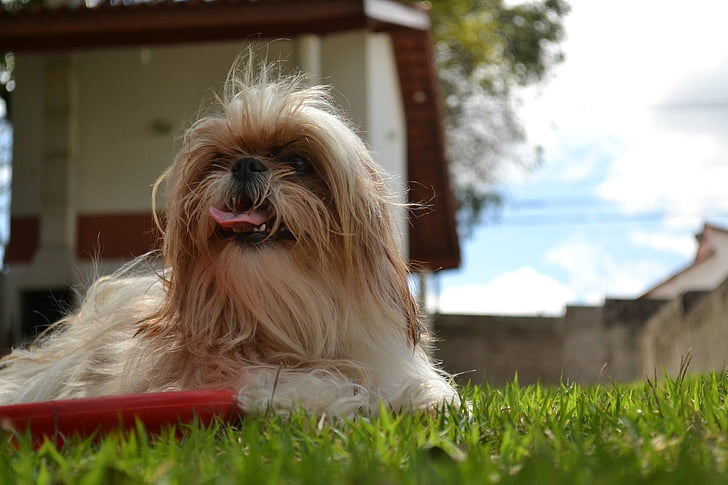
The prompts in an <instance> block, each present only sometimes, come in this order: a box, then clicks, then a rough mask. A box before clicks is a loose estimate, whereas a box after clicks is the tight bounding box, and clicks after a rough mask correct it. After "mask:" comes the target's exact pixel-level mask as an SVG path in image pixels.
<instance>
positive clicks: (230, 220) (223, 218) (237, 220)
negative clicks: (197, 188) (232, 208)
mask: <svg viewBox="0 0 728 485" xmlns="http://www.w3.org/2000/svg"><path fill="white" fill-rule="evenodd" d="M210 215H211V216H212V218H213V219H215V222H217V223H218V224H220V225H221V226H222V227H236V226H240V225H242V224H250V225H251V226H254V227H258V226H260V225H261V224H263V223H264V222H265V221H266V220H267V219H266V217H265V214H263V213H262V212H258V211H252V212H246V213H242V214H233V213H232V212H225V211H221V210H220V209H218V208H216V207H210Z"/></svg>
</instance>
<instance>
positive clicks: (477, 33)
mask: <svg viewBox="0 0 728 485" xmlns="http://www.w3.org/2000/svg"><path fill="white" fill-rule="evenodd" d="M428 4H429V7H430V9H431V15H432V22H433V31H434V36H435V53H436V60H437V63H438V68H439V76H440V84H441V90H442V94H443V98H444V106H445V114H446V130H447V133H448V157H449V159H450V167H451V173H452V175H453V181H454V185H455V191H456V198H457V201H458V219H459V223H460V229H461V231H462V232H464V233H465V234H468V233H469V232H470V231H471V230H472V229H473V228H474V226H475V225H477V224H478V223H480V222H482V221H483V218H484V216H485V215H487V213H488V212H489V210H490V209H493V208H496V207H498V206H499V205H500V204H501V200H502V197H501V195H500V194H499V193H498V192H496V191H494V190H493V189H492V188H491V187H492V185H493V183H494V182H497V181H498V176H499V172H500V171H502V169H503V168H504V167H505V166H506V165H509V164H517V165H520V166H522V167H526V168H529V167H533V166H535V165H536V164H537V163H538V162H539V161H540V149H538V148H537V149H536V150H535V153H534V154H533V155H532V156H530V157H524V156H523V155H522V154H521V155H519V154H518V153H517V152H518V150H517V149H518V148H519V147H522V145H523V142H524V140H525V135H524V131H523V127H522V124H521V121H520V120H519V118H518V109H517V103H518V101H519V96H518V89H517V88H520V87H524V86H528V85H531V84H534V83H538V82H541V81H542V80H543V79H544V78H545V77H546V76H547V75H548V73H549V72H550V71H551V69H552V68H553V67H554V66H556V65H557V64H559V63H560V62H561V61H562V60H563V57H564V56H563V53H562V51H561V50H560V42H561V40H562V39H563V36H564V28H563V24H562V22H563V18H564V17H565V16H566V14H567V13H568V12H569V6H568V5H567V4H566V2H565V1H564V0H538V1H533V2H530V3H523V4H518V5H510V4H506V3H505V2H504V1H503V0H431V2H428Z"/></svg>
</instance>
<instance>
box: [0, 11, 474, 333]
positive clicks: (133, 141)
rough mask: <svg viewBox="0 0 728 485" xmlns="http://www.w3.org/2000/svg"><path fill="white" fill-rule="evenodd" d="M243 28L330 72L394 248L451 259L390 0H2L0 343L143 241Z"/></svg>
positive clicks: (426, 97) (425, 88)
mask: <svg viewBox="0 0 728 485" xmlns="http://www.w3.org/2000/svg"><path fill="white" fill-rule="evenodd" d="M251 39H255V40H258V41H259V42H258V44H259V45H258V47H257V48H256V49H257V50H256V52H258V53H260V55H261V56H265V57H267V58H268V59H269V60H274V61H275V60H282V61H283V63H284V64H283V65H284V66H285V69H288V70H291V71H296V70H301V71H303V72H305V73H307V74H308V75H309V77H310V79H311V80H312V81H313V82H322V83H325V84H331V85H332V86H333V92H334V94H335V97H336V99H337V101H338V102H339V104H340V105H341V107H342V109H343V110H344V112H345V113H347V114H348V116H350V117H351V119H352V120H353V122H354V123H355V124H356V126H357V127H358V128H359V129H360V132H361V133H362V135H363V136H364V137H365V139H366V141H367V142H368V143H369V145H370V146H371V148H372V150H373V152H374V154H375V158H376V159H377V160H378V161H379V162H380V164H381V165H382V166H383V168H384V169H385V170H386V171H387V172H388V173H389V174H390V175H391V176H392V181H391V184H392V188H393V189H394V191H395V193H397V194H398V196H399V197H400V200H401V201H402V202H406V201H410V202H421V201H428V204H429V205H430V206H431V208H430V210H428V211H423V213H421V214H419V216H418V217H416V218H413V219H412V220H411V221H410V220H409V214H408V213H407V211H406V210H404V209H402V211H401V213H400V215H399V219H398V220H399V226H400V228H401V230H402V231H401V232H402V234H403V251H406V252H407V253H408V254H409V257H410V260H411V261H412V262H413V263H416V266H417V267H418V268H421V269H423V270H436V269H443V268H453V267H456V266H457V265H458V264H459V258H460V255H459V244H458V239H457V233H456V227H455V215H454V210H455V209H454V204H453V196H452V192H451V188H450V182H449V176H448V171H447V164H446V160H445V156H444V135H443V127H442V114H441V109H440V105H439V103H440V99H439V94H438V90H437V78H436V73H435V69H434V61H433V58H432V45H431V43H432V41H431V36H430V21H429V16H428V14H427V13H426V12H425V11H423V10H419V9H416V8H411V7H406V6H404V5H402V4H399V3H396V2H393V1H388V0H316V1H312V2H300V1H296V0H281V1H275V2H256V1H252V0H233V1H226V2H222V1H212V2H192V1H190V2H177V1H172V0H170V1H161V2H154V3H135V4H131V3H130V4H119V3H116V2H112V3H106V2H101V3H97V4H95V5H94V6H76V7H69V6H67V5H61V6H50V5H48V4H46V5H45V6H43V7H41V8H34V9H28V10H16V11H12V12H11V11H2V10H0V52H2V51H7V50H12V51H14V52H15V54H16V70H15V75H16V81H17V87H16V90H15V92H14V93H13V100H12V101H13V102H12V111H11V116H12V123H13V126H14V149H13V180H12V204H11V228H10V241H9V244H8V246H7V248H6V251H5V268H6V272H5V274H4V276H3V278H2V285H1V290H2V310H1V312H0V329H2V332H0V337H1V340H2V344H3V345H5V346H7V345H9V344H13V343H16V342H18V341H19V340H21V339H23V338H26V337H27V336H29V335H31V336H32V335H33V334H34V333H35V332H36V331H37V327H38V326H39V325H42V324H45V323H47V322H48V321H49V320H53V319H55V318H56V317H58V315H59V314H60V311H59V308H58V306H59V303H60V304H61V305H72V304H73V302H74V299H75V294H74V292H73V291H72V289H73V288H76V289H83V288H84V286H85V285H86V284H87V283H88V282H89V280H90V279H91V278H92V277H93V275H95V274H99V273H102V274H103V273H106V272H108V271H111V270H113V269H115V268H116V267H118V266H120V265H121V264H122V263H123V262H125V261H128V260H129V259H130V258H132V257H134V256H137V255H139V254H143V253H145V252H146V251H148V250H150V249H152V248H154V247H155V246H156V245H157V238H158V235H157V234H156V233H155V231H154V228H153V223H152V202H151V185H152V184H153V182H154V180H155V179H156V178H157V176H158V175H159V174H160V173H161V172H162V171H163V170H164V169H165V168H166V167H167V166H168V165H169V163H170V162H171V160H172V159H173V157H174V154H175V151H176V148H178V147H179V144H178V143H177V142H176V139H177V138H178V137H179V136H180V135H181V134H182V133H183V130H184V128H185V127H186V126H188V125H189V124H190V123H191V122H192V121H194V120H195V118H196V117H197V114H198V112H199V110H200V109H204V106H205V101H204V100H208V102H209V101H210V100H211V92H210V89H211V88H215V87H220V86H221V85H222V82H223V81H224V79H225V77H226V75H227V72H228V70H229V68H230V66H231V64H232V62H233V61H234V60H235V59H236V57H237V56H238V55H239V54H240V53H241V52H244V51H245V49H246V45H247V44H248V43H249V41H250V40H251Z"/></svg>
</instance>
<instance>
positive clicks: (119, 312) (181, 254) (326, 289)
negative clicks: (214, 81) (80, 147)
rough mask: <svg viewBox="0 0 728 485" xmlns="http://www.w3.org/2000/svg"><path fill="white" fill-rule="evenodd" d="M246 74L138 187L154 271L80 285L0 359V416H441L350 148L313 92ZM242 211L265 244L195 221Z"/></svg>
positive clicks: (374, 202) (451, 396) (129, 271)
mask: <svg viewBox="0 0 728 485" xmlns="http://www.w3.org/2000/svg"><path fill="white" fill-rule="evenodd" d="M251 65H252V62H250V61H246V62H243V63H241V64H240V65H238V66H236V67H234V68H233V70H232V71H231V74H230V76H229V78H228V81H227V82H226V85H225V90H224V94H223V95H222V96H221V98H220V99H219V103H218V104H219V106H218V109H217V111H216V112H215V113H213V114H211V115H208V116H204V117H202V118H201V119H199V120H198V121H197V122H196V123H194V124H193V125H192V127H191V128H189V130H188V131H187V132H186V134H185V136H184V143H183V147H182V149H181V151H180V152H179V154H178V155H177V157H176V159H175V161H174V163H173V164H172V166H171V167H170V168H169V169H168V170H167V171H166V172H165V174H163V175H162V177H161V178H160V181H158V182H157V185H156V186H155V192H156V190H157V188H159V187H161V186H160V183H162V182H164V187H165V189H166V197H167V203H166V208H165V212H164V219H165V220H164V222H163V223H162V225H163V226H164V228H163V248H162V260H163V267H164V268H166V269H165V270H163V271H159V272H157V273H155V272H154V271H150V270H148V269H145V268H147V267H148V266H149V265H148V264H147V262H148V261H147V260H146V259H140V260H138V261H136V262H134V263H132V264H130V265H129V266H128V267H126V268H123V269H122V270H120V271H119V272H117V273H116V274H114V275H112V276H109V277H104V278H101V279H99V280H98V281H96V282H95V283H94V284H93V285H92V286H91V288H90V289H89V290H88V292H87V294H86V296H85V298H84V300H83V302H82V304H81V306H80V308H79V310H78V311H77V312H76V313H74V314H72V315H70V316H69V317H67V318H66V319H64V320H63V321H61V322H60V323H59V325H58V327H59V328H57V329H55V330H54V331H53V332H51V333H50V334H49V335H48V336H46V337H44V338H43V339H42V340H41V341H39V342H38V343H37V344H36V346H35V347H31V348H30V349H29V350H22V349H17V350H15V351H14V352H13V353H12V354H11V355H10V356H9V358H7V359H6V360H5V362H4V368H3V369H2V370H0V403H3V404H8V403H16V402H27V401H38V400H47V399H59V398H72V397H83V396H96V395H106V394H120V393H137V392H151V391H166V390H188V389H236V390H239V402H240V406H241V407H242V408H243V410H245V411H247V412H264V411H267V410H273V411H275V412H280V413H287V412H289V411H290V410H292V409H294V408H296V407H299V406H301V407H303V408H305V409H307V410H308V411H309V412H312V413H327V414H336V415H353V414H355V413H357V412H359V411H364V412H376V411H377V409H378V408H379V406H380V401H384V402H385V404H386V405H388V406H390V407H392V408H393V409H395V410H414V409H427V408H434V407H438V406H440V405H442V404H443V403H448V402H457V399H458V398H457V394H456V392H455V391H454V390H453V388H452V386H451V385H450V382H449V378H448V376H446V375H445V374H444V373H443V372H442V371H440V370H439V369H438V368H437V367H436V366H435V365H434V364H433V363H432V362H431V360H430V358H429V357H428V354H427V351H426V348H425V344H424V343H423V342H426V339H427V336H426V335H425V334H424V329H423V326H422V323H421V317H420V315H419V313H418V309H417V306H416V304H415V302H414V300H413V298H412V295H411V292H410V289H409V286H408V282H407V267H406V264H405V261H404V260H403V258H402V256H401V255H400V253H399V251H398V245H397V238H396V233H395V231H394V227H393V221H392V219H391V215H390V207H391V206H392V200H391V198H390V196H389V194H388V192H387V190H386V187H385V183H384V181H383V178H382V176H381V175H380V173H379V169H378V167H377V165H376V164H375V163H374V161H373V160H372V158H371V155H370V153H369V151H368V150H367V148H366V146H365V145H364V143H363V142H362V141H361V140H360V139H359V137H358V136H357V135H356V134H355V133H354V131H353V130H352V129H350V128H349V127H348V126H347V124H346V123H345V122H343V121H342V119H341V117H340V116H338V115H337V113H336V112H335V110H334V108H333V107H332V104H331V102H330V100H329V98H328V96H327V93H326V90H325V89H323V88H319V87H313V88H306V87H305V86H304V80H303V78H301V77H295V76H294V77H281V76H278V75H276V74H272V71H271V69H270V68H266V67H262V68H257V69H251ZM250 159H254V161H253V162H246V163H252V164H253V165H251V167H252V168H251V171H250V175H249V177H248V178H245V179H242V178H241V179H240V180H239V179H236V177H235V176H234V175H233V171H235V170H236V169H235V168H233V167H234V166H235V163H236V161H238V160H250ZM261 165H262V166H261ZM237 167H238V169H239V167H240V165H238V166H237ZM246 170H247V169H246ZM241 180H243V182H241ZM241 200H245V201H247V204H248V206H246V207H245V210H248V211H250V213H254V212H256V211H257V212H256V213H261V214H265V217H267V232H264V233H263V234H259V235H250V234H245V235H244V236H243V235H240V234H235V233H234V232H231V231H230V228H226V227H225V226H224V225H223V223H220V222H219V221H217V220H216V219H215V218H214V217H212V216H211V212H210V211H211V210H215V209H219V210H222V211H228V213H229V214H230V215H233V213H236V212H240V211H241V210H242V209H241V208H240V204H241V202H240V201H241ZM211 208H215V209H211ZM233 225H235V224H233ZM237 226H245V224H240V223H237ZM258 229H260V227H258Z"/></svg>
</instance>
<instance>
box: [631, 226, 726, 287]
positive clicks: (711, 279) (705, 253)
mask: <svg viewBox="0 0 728 485" xmlns="http://www.w3.org/2000/svg"><path fill="white" fill-rule="evenodd" d="M695 238H696V239H697V240H698V248H697V251H696V253H695V259H694V260H693V261H692V262H691V263H690V264H689V265H688V266H686V267H685V268H683V269H682V270H680V271H678V272H677V273H675V274H673V275H671V276H669V277H668V278H666V279H665V280H663V281H661V282H660V283H658V284H656V285H655V286H654V287H652V288H651V289H649V290H648V291H647V292H645V294H644V296H643V297H642V298H655V299H667V300H671V299H673V298H677V297H678V296H680V295H682V294H683V293H685V292H688V291H711V290H713V289H715V288H717V287H718V286H719V285H720V284H721V283H723V282H724V281H725V280H726V279H728V230H727V229H724V228H721V227H718V226H715V225H713V224H708V223H706V224H704V225H703V230H702V231H701V232H700V233H699V234H697V235H696V236H695Z"/></svg>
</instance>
